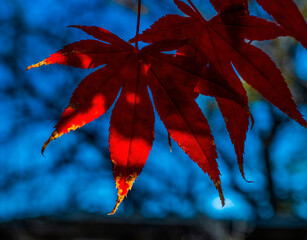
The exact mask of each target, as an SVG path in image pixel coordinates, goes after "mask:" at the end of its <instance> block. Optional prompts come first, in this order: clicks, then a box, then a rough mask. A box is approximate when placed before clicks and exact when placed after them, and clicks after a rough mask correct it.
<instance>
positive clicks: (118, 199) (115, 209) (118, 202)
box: [108, 195, 125, 215]
mask: <svg viewBox="0 0 307 240" xmlns="http://www.w3.org/2000/svg"><path fill="white" fill-rule="evenodd" d="M124 198H125V196H121V195H118V196H117V200H116V204H115V207H114V208H113V210H112V212H110V213H109V214H108V215H113V214H114V213H115V212H116V211H117V208H118V206H119V205H120V204H121V202H122V201H123V200H124Z"/></svg>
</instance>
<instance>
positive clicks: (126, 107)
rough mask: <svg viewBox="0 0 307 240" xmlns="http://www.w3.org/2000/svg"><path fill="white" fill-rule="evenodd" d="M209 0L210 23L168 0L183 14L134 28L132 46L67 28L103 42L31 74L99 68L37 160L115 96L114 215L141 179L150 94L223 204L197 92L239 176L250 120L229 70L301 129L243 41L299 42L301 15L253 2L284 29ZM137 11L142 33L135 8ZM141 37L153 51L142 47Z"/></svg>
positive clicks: (87, 44)
mask: <svg viewBox="0 0 307 240" xmlns="http://www.w3.org/2000/svg"><path fill="white" fill-rule="evenodd" d="M210 1H211V3H212V4H213V6H214V7H215V9H216V10H217V11H218V12H219V14H218V15H217V16H215V17H214V18H212V19H211V20H210V21H207V20H205V19H204V18H203V17H202V15H201V14H200V12H199V11H198V10H197V8H196V7H195V6H194V5H193V4H192V2H191V1H190V0H188V2H189V3H190V5H191V6H192V7H190V6H188V5H187V4H185V3H184V2H182V1H180V0H174V2H175V3H176V4H177V6H178V8H179V9H181V11H182V12H184V13H185V14H186V15H188V16H189V17H182V16H179V15H167V16H165V17H163V18H161V19H160V20H158V21H157V22H155V23H154V24H153V25H152V26H151V28H150V29H148V30H146V31H144V32H143V34H142V35H140V36H139V35H138V30H137V35H136V38H134V39H133V40H132V41H135V42H136V46H135V47H133V46H132V45H130V44H129V43H127V42H125V41H123V40H122V39H120V38H119V37H118V36H116V35H114V34H112V33H110V32H109V31H107V30H105V29H103V28H98V27H86V26H74V27H77V28H80V29H82V30H83V31H85V32H86V33H88V34H89V35H92V36H93V37H95V38H96V39H98V40H100V41H98V40H82V41H79V42H75V43H72V44H69V45H67V46H65V47H64V48H63V49H62V50H60V51H58V52H56V53H55V54H52V55H51V56H50V57H48V58H47V59H45V60H43V61H41V62H39V63H37V64H34V65H32V66H30V67H28V69H30V68H33V67H40V66H42V65H48V64H54V63H58V64H65V65H69V66H73V67H79V68H96V67H99V66H102V65H103V67H101V68H100V69H98V70H97V71H95V72H93V73H92V74H90V75H88V76H87V77H86V78H85V79H84V80H83V81H82V82H81V83H80V84H79V86H78V87H77V89H76V90H75V91H74V93H73V95H72V97H71V99H70V103H69V105H68V107H67V108H66V109H65V111H64V113H63V114H62V116H61V118H60V120H59V122H58V123H57V124H56V126H55V131H54V132H53V133H52V135H51V136H50V138H49V139H48V140H47V141H46V143H45V144H44V145H43V148H42V153H43V152H44V150H45V148H46V147H47V145H48V144H49V143H50V142H51V141H52V140H54V139H56V138H58V137H60V136H61V135H63V134H65V133H68V132H70V131H71V130H75V129H77V128H80V127H82V126H84V125H85V124H87V123H89V122H91V121H93V120H94V119H96V118H98V117H100V116H101V115H103V114H104V113H105V112H106V111H107V110H108V109H109V108H110V107H111V105H112V104H113V102H114V101H115V100H116V98H117V95H118V93H119V92H120V90H121V92H120V96H119V98H118V100H117V102H116V104H115V107H114V109H113V112H112V116H111V122H110V137H109V145H110V155H111V160H112V163H113V174H114V179H115V181H116V187H117V188H118V199H117V203H116V205H115V207H114V209H113V211H112V212H111V214H113V213H114V212H115V211H116V209H117V207H118V206H119V204H120V203H121V202H122V200H123V199H124V197H125V196H126V195H127V193H128V191H129V190H130V189H131V187H132V184H133V182H134V181H135V179H136V178H137V177H138V175H139V174H140V173H141V171H142V168H143V166H144V164H145V162H146V160H147V158H148V154H149V152H150V150H151V148H152V143H153V140H154V132H153V131H154V110H153V106H152V103H151V100H150V97H149V93H148V88H149V89H150V91H151V93H152V96H153V101H154V105H155V108H156V110H157V112H158V114H159V116H160V118H161V120H162V121H163V123H164V125H165V127H166V129H167V131H168V132H169V134H170V137H172V138H173V139H174V140H175V141H176V142H177V143H178V144H179V146H180V147H181V148H182V149H183V150H184V151H185V152H186V153H187V154H188V155H189V156H190V158H191V159H192V160H193V161H195V162H196V163H197V164H198V165H199V167H200V168H201V169H202V170H203V171H204V172H205V173H207V174H208V175H209V177H210V179H211V180H212V181H213V183H214V185H215V187H216V188H217V189H218V190H219V194H220V198H221V201H222V204H223V205H224V197H223V193H222V188H221V182H220V172H219V169H218V164H217V161H216V159H217V153H216V147H215V144H214V139H213V136H212V134H211V131H210V128H209V125H208V123H207V120H206V118H205V116H204V115H203V113H202V111H201V109H200V108H199V106H198V105H197V103H196V102H195V97H196V96H197V94H204V95H209V96H213V97H215V98H216V101H217V103H218V105H219V108H220V110H221V112H222V114H223V116H224V119H225V122H226V127H227V129H228V132H229V134H230V138H231V140H232V142H233V144H234V147H235V151H236V154H237V158H238V163H239V167H240V171H241V173H242V176H243V177H244V171H243V152H244V142H245V138H246V132H247V130H248V125H249V117H250V116H251V114H250V112H249V108H248V99H247V96H246V91H245V89H244V88H243V85H242V83H241V80H240V79H239V78H238V76H237V74H236V73H235V70H234V68H233V67H235V69H236V70H237V71H238V73H239V74H240V75H241V76H242V77H243V79H244V80H245V81H246V82H247V83H249V84H250V85H251V86H252V87H253V88H255V89H256V90H257V91H259V92H260V93H261V94H262V95H263V96H264V97H265V98H266V99H267V100H268V101H270V102H271V103H273V104H274V105H275V106H277V107H278V108H279V109H280V110H281V111H283V112H285V113H286V114H288V116H290V117H291V118H293V119H295V120H296V121H297V122H299V123H300V124H301V125H303V126H307V124H306V121H305V120H304V119H303V117H302V115H301V114H300V112H299V111H298V110H297V106H296V104H295V102H294V101H293V99H292V95H291V93H290V91H289V89H288V87H287V84H286V82H285V80H284V78H283V77H282V75H281V72H280V71H279V69H278V68H277V67H276V65H275V64H274V63H273V62H272V60H271V59H270V58H269V57H268V56H267V55H266V54H265V53H264V52H263V51H261V50H260V49H258V48H257V47H255V46H253V45H251V44H250V42H251V41H253V40H259V41H260V40H268V39H273V38H276V37H278V36H286V35H293V36H295V37H296V38H297V39H298V40H299V41H301V42H302V43H303V44H305V43H306V42H305V40H306V37H305V35H304V34H303V33H299V31H298V29H300V28H296V26H294V25H295V23H296V24H300V25H301V28H302V26H303V27H305V25H306V23H303V22H302V17H301V16H296V17H295V18H294V20H289V21H287V20H285V19H283V16H284V15H285V12H284V11H281V10H280V8H281V6H289V8H290V9H291V11H292V12H297V11H298V10H297V8H296V6H295V5H294V3H293V2H292V1H291V0H287V1H285V3H283V4H285V5H282V4H281V3H278V2H277V0H276V1H275V0H274V1H272V5H268V4H267V3H266V2H265V1H261V0H257V1H258V2H259V3H260V4H261V5H262V6H263V7H264V8H265V9H266V10H267V11H268V12H269V13H270V14H272V15H273V17H274V18H275V19H276V20H277V21H278V22H279V23H280V24H281V25H282V26H283V27H281V26H279V25H276V24H275V23H273V22H269V21H266V20H264V19H261V18H257V17H254V16H250V15H249V12H248V5H247V0H227V1H226V0H210ZM267 2H268V1H267ZM138 5H139V11H138V26H139V16H140V1H139V4H138ZM278 12H281V13H280V14H278ZM303 20H304V19H303ZM304 24H305V25H304ZM138 28H139V27H137V29H138ZM138 40H142V41H144V42H147V43H151V45H148V46H146V47H144V48H143V49H141V50H139V48H138ZM246 40H250V42H247V41H246ZM172 50H177V52H176V55H175V56H173V55H171V54H164V53H162V52H165V51H172ZM195 92H196V94H195Z"/></svg>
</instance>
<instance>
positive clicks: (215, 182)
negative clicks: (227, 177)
mask: <svg viewBox="0 0 307 240" xmlns="http://www.w3.org/2000/svg"><path fill="white" fill-rule="evenodd" d="M214 186H215V187H216V189H217V190H218V191H219V195H220V199H221V203H222V206H223V207H224V206H225V198H224V194H223V190H222V186H221V181H220V180H218V181H214Z"/></svg>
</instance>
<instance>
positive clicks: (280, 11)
mask: <svg viewBox="0 0 307 240" xmlns="http://www.w3.org/2000/svg"><path fill="white" fill-rule="evenodd" d="M256 1H257V2H258V3H259V5H261V6H262V7H263V9H264V10H265V11H267V12H268V13H269V14H270V15H272V16H273V17H274V19H275V20H276V21H277V22H278V23H279V24H280V25H282V26H283V27H284V28H285V29H287V30H288V32H289V35H291V36H293V37H295V39H296V40H297V41H299V42H301V44H302V45H303V46H304V47H305V48H306V49H307V23H306V21H305V19H304V17H303V16H302V14H301V13H300V11H299V9H298V7H297V6H296V5H295V3H294V2H293V1H292V0H282V1H281V0H270V1H267V0H256Z"/></svg>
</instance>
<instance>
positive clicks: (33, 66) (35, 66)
mask: <svg viewBox="0 0 307 240" xmlns="http://www.w3.org/2000/svg"><path fill="white" fill-rule="evenodd" d="M49 64H50V63H47V62H46V59H45V60H43V61H41V62H39V63H36V64H33V65H31V66H29V67H27V69H26V71H28V70H30V69H31V68H37V67H40V66H43V65H49Z"/></svg>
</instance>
